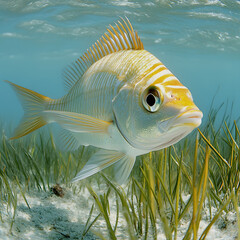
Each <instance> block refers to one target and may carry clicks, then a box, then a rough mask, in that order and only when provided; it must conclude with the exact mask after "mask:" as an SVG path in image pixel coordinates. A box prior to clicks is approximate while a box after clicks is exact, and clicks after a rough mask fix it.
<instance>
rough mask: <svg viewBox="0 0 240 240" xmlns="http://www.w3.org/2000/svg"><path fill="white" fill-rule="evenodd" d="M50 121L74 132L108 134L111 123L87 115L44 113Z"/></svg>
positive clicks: (58, 112)
mask: <svg viewBox="0 0 240 240" xmlns="http://www.w3.org/2000/svg"><path fill="white" fill-rule="evenodd" d="M44 114H46V116H47V117H48V118H49V119H50V121H54V122H57V123H59V124H60V125H61V126H62V127H63V128H65V129H67V130H69V131H72V132H89V133H108V127H109V125H110V124H111V122H107V121H103V120H101V119H97V118H94V117H91V116H88V115H85V114H80V113H74V112H65V111H44Z"/></svg>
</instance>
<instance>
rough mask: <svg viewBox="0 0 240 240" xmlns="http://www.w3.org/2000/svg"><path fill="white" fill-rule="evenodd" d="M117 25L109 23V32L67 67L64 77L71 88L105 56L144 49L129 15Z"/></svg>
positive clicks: (67, 85) (66, 84)
mask: <svg viewBox="0 0 240 240" xmlns="http://www.w3.org/2000/svg"><path fill="white" fill-rule="evenodd" d="M115 25H116V26H115V27H113V26H111V25H109V28H108V29H107V33H105V34H104V35H103V36H102V37H101V38H100V39H99V40H97V41H96V43H95V44H93V45H92V46H91V47H90V48H89V49H87V51H86V52H85V53H84V54H83V55H82V56H81V57H79V58H78V59H77V60H76V61H75V62H74V63H72V65H70V66H68V67H67V68H66V69H65V71H64V73H63V77H64V82H65V86H66V87H67V88H71V87H72V86H73V85H74V84H75V83H76V82H77V81H78V80H79V79H81V77H82V75H83V74H84V73H85V72H86V70H87V69H88V68H89V67H90V66H91V65H92V64H93V63H95V62H97V61H98V60H99V59H101V58H103V57H104V56H107V55H109V54H111V53H113V52H118V51H121V50H129V49H132V50H142V49H144V47H143V44H142V41H141V39H140V38H139V36H138V34H137V32H136V31H134V30H133V27H132V25H131V23H130V21H129V20H128V18H127V17H126V18H125V19H123V18H121V21H118V24H115Z"/></svg>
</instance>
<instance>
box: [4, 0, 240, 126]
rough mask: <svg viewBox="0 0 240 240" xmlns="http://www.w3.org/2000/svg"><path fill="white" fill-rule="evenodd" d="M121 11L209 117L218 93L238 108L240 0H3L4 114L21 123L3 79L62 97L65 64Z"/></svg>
mask: <svg viewBox="0 0 240 240" xmlns="http://www.w3.org/2000/svg"><path fill="white" fill-rule="evenodd" d="M119 16H127V17H128V18H129V19H130V20H131V22H132V25H133V26H134V28H135V30H137V31H138V33H139V35H140V37H141V39H142V41H143V43H144V47H145V49H146V50H148V51H150V52H151V53H153V54H154V55H155V56H157V57H158V58H159V59H160V60H161V61H162V62H163V63H164V64H165V65H166V66H167V67H168V68H169V69H170V70H171V71H172V72H173V73H174V74H175V75H176V76H177V77H178V78H179V80H180V81H181V82H182V83H183V84H184V85H186V86H187V87H188V88H189V89H190V90H191V92H192V95H193V98H194V100H195V102H196V105H197V106H198V107H199V108H200V109H201V110H202V111H203V113H204V115H205V117H204V120H205V121H206V119H207V117H206V116H207V114H208V111H209V107H210V104H211V101H212V99H213V97H214V96H215V101H214V106H216V107H217V106H219V105H220V104H221V103H222V102H224V104H225V105H224V106H225V107H228V109H229V113H230V106H231V103H232V102H233V103H234V108H233V112H232V119H236V118H238V117H239V116H240V107H239V103H240V94H239V92H240V1H239V0H221V1H220V0H219V1H217V0H201V1H200V0H179V1H177V0H175V1H170V0H159V1H153V0H152V1H127V0H121V1H120V0H118V1H110V0H106V1H77V0H69V1H67V0H65V1H64V0H45V1H44V0H39V1H29V0H9V1H4V0H0V114H1V115H0V120H2V121H3V122H4V123H13V124H14V125H15V124H16V123H17V122H18V121H19V120H20V118H21V116H22V114H23V110H22V108H21V105H20V103H19V102H18V99H17V98H16V96H15V93H14V92H13V90H12V89H11V88H10V86H8V85H7V84H6V83H5V82H4V81H3V80H9V81H12V82H14V83H16V84H19V85H21V86H24V87H26V88H30V89H32V90H34V91H37V92H39V93H41V94H44V95H46V96H49V97H52V98H58V97H61V96H62V95H63V94H64V93H65V92H64V85H63V81H62V76H61V75H62V71H63V69H64V67H66V66H67V65H68V64H70V63H71V62H73V61H74V60H75V59H76V58H77V57H79V56H80V55H81V54H82V53H83V52H85V50H86V49H87V48H88V47H89V46H90V45H91V44H92V43H94V42H95V41H96V40H97V39H98V38H99V37H100V36H101V35H102V34H103V33H104V32H105V30H106V26H108V25H109V24H112V23H114V21H117V20H118V19H119V18H118V17H119ZM227 104H228V105H227Z"/></svg>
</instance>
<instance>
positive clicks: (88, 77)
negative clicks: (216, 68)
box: [8, 17, 203, 184]
mask: <svg viewBox="0 0 240 240" xmlns="http://www.w3.org/2000/svg"><path fill="white" fill-rule="evenodd" d="M63 78H64V82H65V87H66V89H67V92H66V94H65V95H64V96H63V97H62V98H59V99H52V98H49V97H46V96H44V95H42V94H39V93H37V92H35V91H32V90H29V89H27V88H24V87H21V86H19V85H17V84H15V83H12V82H9V81H8V83H9V84H10V85H11V86H12V87H13V89H14V90H15V91H16V93H17V96H18V97H19V99H20V101H21V103H22V105H23V109H24V111H25V112H24V116H23V118H22V120H21V122H20V123H19V125H18V127H17V128H16V129H15V132H14V136H13V137H12V138H11V140H13V139H18V138H20V137H23V136H25V135H27V134H29V133H31V132H33V131H35V130H37V129H39V128H41V127H43V126H44V125H46V124H50V123H57V124H58V125H60V127H61V129H62V130H61V137H60V140H61V143H62V145H63V146H64V148H65V149H66V150H68V151H73V150H76V149H78V148H79V147H80V146H81V145H83V146H88V145H91V146H95V147H96V148H98V151H97V152H96V153H94V154H93V155H92V156H91V157H90V158H89V160H88V161H87V163H86V164H85V166H84V167H83V168H82V169H81V170H80V172H79V173H78V174H77V175H76V176H75V177H74V178H73V180H72V182H76V181H79V180H82V179H85V178H87V177H89V176H92V175H93V174H95V173H97V172H99V171H101V170H103V169H105V168H107V167H109V166H111V165H113V166H112V167H113V175H114V179H115V181H116V182H117V183H119V184H123V183H125V182H126V181H127V179H128V178H129V175H130V173H131V171H132V168H133V166H134V164H135V161H136V157H137V156H140V155H143V154H147V153H149V152H152V151H158V150H160V149H163V148H166V147H168V146H171V145H173V144H175V143H177V142H178V141H180V140H181V139H182V138H184V137H185V136H187V135H188V134H189V133H190V132H192V131H193V130H194V129H195V128H197V127H198V126H199V125H200V124H201V121H202V117H203V113H202V112H201V111H200V110H199V108H198V107H197V106H196V105H195V103H194V102H193V98H192V95H191V92H190V91H189V89H188V88H187V87H186V86H184V85H183V84H182V83H181V82H180V81H179V80H178V78H177V77H175V76H174V75H173V74H172V73H171V72H170V70H168V69H167V67H166V66H165V65H163V63H162V62H161V61H160V60H159V59H158V58H157V57H155V56H154V55H153V54H151V53H150V52H148V51H147V50H145V49H144V46H143V43H142V41H141V39H140V37H139V35H138V33H137V31H135V30H134V29H133V27H132V24H131V23H130V21H129V19H128V18H127V17H125V18H120V19H119V20H117V22H116V23H114V25H113V24H112V25H109V27H108V28H107V31H106V32H105V33H104V34H103V35H102V36H101V38H100V39H99V40H97V41H96V43H95V44H93V45H92V46H91V47H90V48H89V49H88V50H87V51H86V52H85V53H84V54H83V55H82V56H80V57H79V58H78V59H77V60H76V61H75V62H73V63H72V64H70V65H69V66H68V67H67V68H66V69H65V71H64V74H63Z"/></svg>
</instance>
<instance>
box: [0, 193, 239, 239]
mask: <svg viewBox="0 0 240 240" xmlns="http://www.w3.org/2000/svg"><path fill="white" fill-rule="evenodd" d="M26 197H27V200H28V203H29V205H30V207H31V209H28V207H27V206H26V204H25V202H24V199H23V198H22V197H21V196H20V195H19V199H18V208H17V209H18V210H17V214H16V218H15V222H14V225H13V229H12V234H10V233H9V228H10V222H11V215H12V212H11V211H10V210H9V211H7V209H6V206H0V211H1V214H2V217H3V221H4V222H3V223H1V224H0V239H1V240H5V239H9V240H15V239H18V240H19V239H20V240H25V239H34V240H46V239H49V240H51V239H69V240H72V239H81V236H82V232H83V229H84V226H85V223H86V221H87V219H88V216H89V212H90V209H91V206H92V204H93V199H92V197H91V196H90V194H89V193H88V191H87V190H86V191H85V192H80V193H77V194H73V192H72V190H71V189H67V190H66V194H65V196H64V197H63V198H61V197H57V196H55V195H52V194H50V193H46V192H43V191H41V192H38V191H31V192H30V193H29V194H26ZM110 211H111V221H112V225H113V224H114V223H115V217H116V215H115V213H116V206H115V201H114V200H113V201H111V202H110ZM214 211H215V210H214V209H213V212H214ZM97 214H98V210H97V209H95V210H94V212H93V216H92V218H91V221H92V220H93V218H94V217H95V216H97ZM120 217H121V218H120V220H119V224H118V229H117V236H118V239H128V236H127V231H126V224H125V220H124V219H123V217H122V216H120ZM202 219H203V220H202V221H201V225H200V233H201V232H202V231H203V230H204V229H205V227H206V226H207V224H208V220H209V215H208V214H207V211H206V212H205V214H204V215H203V217H202ZM221 219H222V220H219V221H218V222H217V223H216V224H215V225H214V226H213V227H212V228H211V231H210V233H209V235H208V237H207V239H210V240H213V239H217V240H220V239H224V240H227V239H236V238H237V233H238V229H237V218H236V213H234V212H229V213H228V214H225V216H223V218H221ZM188 225H189V221H187V220H183V221H182V222H181V225H180V226H179V231H178V239H182V237H183V236H184V234H185V231H186V229H187V227H188ZM223 227H224V228H223ZM220 228H221V229H220ZM93 232H100V233H101V234H102V235H103V236H105V237H106V238H107V239H109V236H108V234H107V229H106V224H105V221H104V220H103V218H99V219H98V221H97V222H96V223H95V225H94V227H93V228H92V229H91V230H90V232H89V233H88V234H87V235H86V236H85V237H84V239H87V240H89V239H98V238H97V236H96V235H94V233H93ZM149 239H151V236H149ZM158 239H165V238H164V234H163V232H162V230H161V224H160V223H159V224H158Z"/></svg>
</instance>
